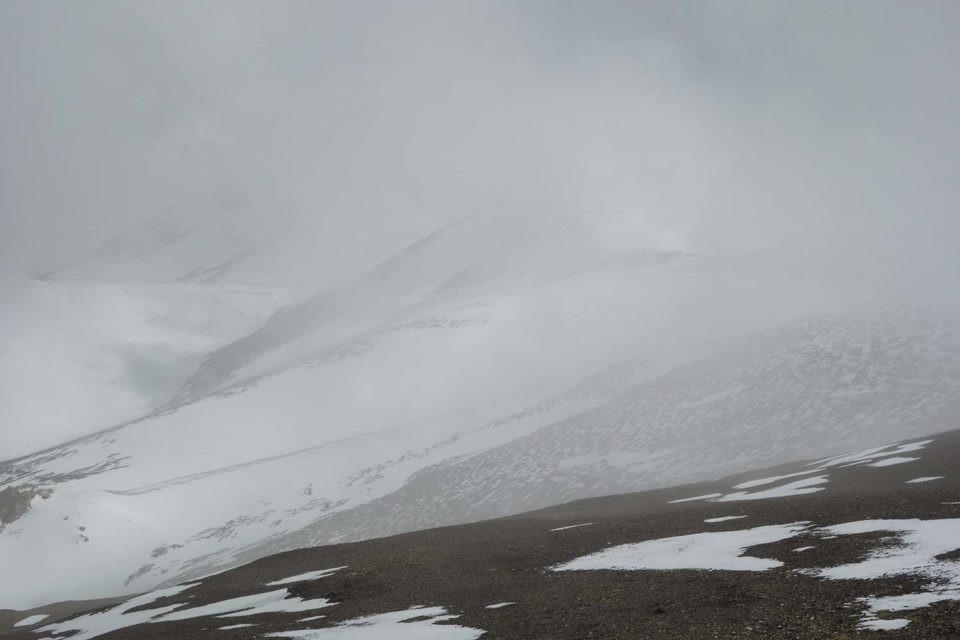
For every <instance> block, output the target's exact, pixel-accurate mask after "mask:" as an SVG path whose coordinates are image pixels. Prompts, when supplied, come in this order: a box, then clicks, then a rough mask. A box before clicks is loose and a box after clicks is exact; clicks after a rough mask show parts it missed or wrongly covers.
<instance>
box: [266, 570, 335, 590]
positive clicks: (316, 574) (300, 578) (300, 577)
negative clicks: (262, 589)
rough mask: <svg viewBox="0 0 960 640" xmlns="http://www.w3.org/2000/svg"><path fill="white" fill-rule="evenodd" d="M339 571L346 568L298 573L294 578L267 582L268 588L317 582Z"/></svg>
mask: <svg viewBox="0 0 960 640" xmlns="http://www.w3.org/2000/svg"><path fill="white" fill-rule="evenodd" d="M341 569H346V567H334V568H332V569H318V570H317V571H308V572H307V573H300V574H297V575H295V576H290V577H289V578H283V579H281V580H274V581H273V582H268V583H267V586H268V587H279V586H282V585H285V584H293V583H295V582H306V581H307V580H319V579H320V578H326V577H327V576H332V575H333V574H334V573H336V572H337V571H340V570H341Z"/></svg>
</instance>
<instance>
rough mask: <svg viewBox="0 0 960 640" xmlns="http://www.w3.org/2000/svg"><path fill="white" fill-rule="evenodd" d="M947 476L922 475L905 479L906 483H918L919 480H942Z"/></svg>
mask: <svg viewBox="0 0 960 640" xmlns="http://www.w3.org/2000/svg"><path fill="white" fill-rule="evenodd" d="M946 477H947V476H922V477H920V478H914V479H913V480H907V484H918V483H920V482H932V481H934V480H943V479H944V478H946Z"/></svg>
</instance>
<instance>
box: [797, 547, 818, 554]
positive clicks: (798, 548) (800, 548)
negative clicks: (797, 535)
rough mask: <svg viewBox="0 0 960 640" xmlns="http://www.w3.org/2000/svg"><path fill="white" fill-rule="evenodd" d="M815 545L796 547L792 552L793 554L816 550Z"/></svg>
mask: <svg viewBox="0 0 960 640" xmlns="http://www.w3.org/2000/svg"><path fill="white" fill-rule="evenodd" d="M816 548H817V546H816V545H808V546H806V547H797V548H796V549H794V550H793V552H794V553H800V552H801V551H810V549H816Z"/></svg>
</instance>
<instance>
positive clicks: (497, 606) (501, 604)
mask: <svg viewBox="0 0 960 640" xmlns="http://www.w3.org/2000/svg"><path fill="white" fill-rule="evenodd" d="M514 604H517V603H516V602H498V603H496V604H488V605H487V606H485V607H484V609H502V608H503V607H509V606H511V605H514Z"/></svg>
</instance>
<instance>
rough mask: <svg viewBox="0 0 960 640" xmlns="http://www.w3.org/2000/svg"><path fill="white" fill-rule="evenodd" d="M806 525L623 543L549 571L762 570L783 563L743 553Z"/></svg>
mask: <svg viewBox="0 0 960 640" xmlns="http://www.w3.org/2000/svg"><path fill="white" fill-rule="evenodd" d="M807 528H808V524H807V523H805V522H794V523H792V524H782V525H768V526H763V527H755V528H753V529H744V530H741V531H716V532H709V533H694V534H691V535H686V536H676V537H672V538H661V539H658V540H647V541H646V542H639V543H635V544H623V545H618V546H616V547H611V548H609V549H604V550H603V551H598V552H597V553H593V554H590V555H587V556H582V557H580V558H576V559H574V560H571V561H570V562H566V563H563V564H560V565H557V566H554V567H551V569H552V570H553V571H591V570H597V569H620V570H637V569H715V570H725V571H764V570H766V569H772V568H774V567H779V566H781V565H782V564H783V563H782V562H780V561H779V560H772V559H768V558H754V557H751V556H744V555H743V553H744V552H745V551H746V550H747V549H748V548H749V547H752V546H755V545H758V544H767V543H770V542H778V541H780V540H786V539H788V538H792V537H794V536H797V535H799V534H800V533H802V532H804V531H806V530H807Z"/></svg>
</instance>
